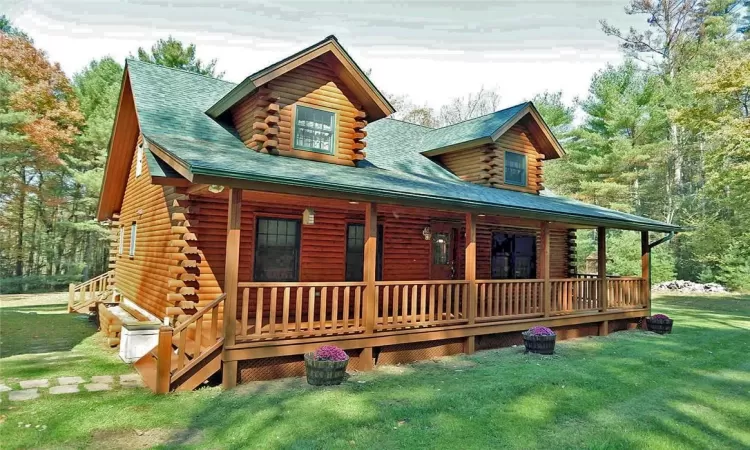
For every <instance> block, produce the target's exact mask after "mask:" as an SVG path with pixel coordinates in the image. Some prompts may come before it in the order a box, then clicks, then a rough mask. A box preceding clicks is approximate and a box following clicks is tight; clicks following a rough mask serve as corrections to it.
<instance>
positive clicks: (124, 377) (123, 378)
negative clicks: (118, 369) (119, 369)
mask: <svg viewBox="0 0 750 450" xmlns="http://www.w3.org/2000/svg"><path fill="white" fill-rule="evenodd" d="M128 381H141V376H140V375H139V374H137V373H129V374H127V375H120V382H125V383H127V382H128Z"/></svg>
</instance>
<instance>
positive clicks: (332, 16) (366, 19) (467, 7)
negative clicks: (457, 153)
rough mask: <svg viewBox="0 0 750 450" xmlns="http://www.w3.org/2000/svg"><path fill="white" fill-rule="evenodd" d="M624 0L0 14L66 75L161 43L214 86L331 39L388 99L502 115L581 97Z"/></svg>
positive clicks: (61, 3) (606, 59) (28, 6)
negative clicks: (459, 99)
mask: <svg viewBox="0 0 750 450" xmlns="http://www.w3.org/2000/svg"><path fill="white" fill-rule="evenodd" d="M625 3H626V0H588V1H583V0H579V1H575V2H573V1H554V0H546V1H532V0H521V1H518V0H515V1H510V0H508V1H506V0H501V1H461V0H451V1H416V2H410V1H400V2H390V1H384V0H374V1H373V0H371V1H346V2H342V1H319V0H318V1H295V2H287V1H283V0H273V1H266V2H263V1H255V0H214V1H199V0H192V1H190V0H172V1H167V0H136V1H123V0H119V1H118V0H77V1H73V0H20V1H17V0H0V6H1V7H0V14H2V13H4V14H6V15H8V16H9V17H10V18H11V20H12V21H13V23H14V24H15V25H16V26H18V27H20V28H21V29H23V30H24V31H26V32H27V33H29V34H30V35H31V36H32V37H33V39H34V41H35V43H36V44H37V45H38V46H39V47H40V48H42V49H43V50H45V51H46V52H47V53H48V55H49V56H50V59H51V60H52V61H57V62H59V63H60V64H61V66H62V68H63V69H64V70H65V72H66V73H68V74H69V75H72V74H73V73H75V72H77V71H79V70H81V68H83V66H84V65H86V63H88V61H90V60H91V59H93V58H99V57H102V56H105V55H110V56H112V57H114V58H115V59H116V60H118V61H120V62H123V61H124V59H125V58H126V57H127V56H128V55H129V54H135V51H136V49H137V48H138V47H139V46H144V47H150V46H151V45H152V44H153V43H154V41H155V40H156V39H158V38H165V37H167V36H168V35H169V34H172V35H173V36H175V37H176V38H178V39H180V40H182V41H185V42H191V43H195V44H196V45H197V46H198V56H199V57H200V58H202V59H206V60H208V59H213V58H216V59H218V69H219V70H220V71H224V72H226V75H225V79H228V80H230V81H235V82H239V81H241V80H242V79H243V78H244V77H245V76H247V75H249V74H250V73H252V72H254V71H255V70H257V69H260V68H262V67H264V66H266V65H268V64H270V63H273V62H275V61H277V60H279V59H281V58H283V57H285V56H288V55H290V54H292V53H294V52H296V51H297V50H300V49H301V48H304V47H306V46H308V45H310V44H312V43H314V42H316V41H318V40H320V39H322V38H324V37H326V36H328V35H329V34H335V35H336V36H337V37H338V39H339V41H340V42H341V43H342V44H343V45H344V47H345V48H346V49H347V50H348V51H349V53H350V54H351V55H352V57H353V58H354V59H355V60H356V61H357V62H358V64H359V65H360V66H361V67H362V68H363V69H365V70H367V69H371V70H372V75H371V77H372V80H373V82H374V83H375V84H376V85H377V86H378V87H379V88H380V89H381V90H384V91H386V92H388V93H390V94H409V95H410V96H411V97H412V98H413V99H414V100H415V102H417V103H420V104H421V103H427V104H429V105H430V106H433V107H439V106H440V105H442V104H444V103H446V102H447V101H448V100H449V99H450V98H451V97H455V96H459V95H464V94H467V93H469V92H474V91H477V90H479V88H480V87H482V86H484V87H487V88H495V87H496V88H498V89H499V91H500V94H501V102H502V104H503V105H504V106H509V105H511V104H515V103H518V102H520V101H523V100H526V99H528V98H530V97H531V96H533V95H534V94H535V93H538V92H541V91H544V90H551V91H553V90H560V89H562V90H563V92H564V93H565V98H566V99H567V100H570V99H572V98H573V97H575V96H581V95H585V94H586V92H587V89H588V84H589V80H590V78H591V75H592V74H593V73H594V72H596V71H597V70H599V69H601V68H603V67H604V66H605V65H606V64H607V63H618V62H620V61H621V60H622V57H621V55H620V53H619V52H618V49H617V42H616V41H615V40H614V39H613V38H608V37H606V36H604V34H603V33H602V32H601V30H600V28H599V23H598V22H599V20H600V19H602V18H607V19H608V20H609V21H610V22H612V23H614V24H616V25H619V26H623V27H628V26H630V25H635V26H641V24H642V23H643V18H634V17H628V16H626V15H625V13H624V11H623V8H624V6H625Z"/></svg>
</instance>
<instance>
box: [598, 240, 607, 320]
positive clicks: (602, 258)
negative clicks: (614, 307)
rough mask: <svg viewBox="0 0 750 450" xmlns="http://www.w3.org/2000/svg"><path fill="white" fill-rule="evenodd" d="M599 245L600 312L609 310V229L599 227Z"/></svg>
mask: <svg viewBox="0 0 750 450" xmlns="http://www.w3.org/2000/svg"><path fill="white" fill-rule="evenodd" d="M596 237H597V241H598V245H597V247H598V248H597V266H598V267H597V273H598V274H599V301H600V307H599V310H600V311H602V312H605V311H606V310H607V229H606V228H604V227H598V228H597V230H596Z"/></svg>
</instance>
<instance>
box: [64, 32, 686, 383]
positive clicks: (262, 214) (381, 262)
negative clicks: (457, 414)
mask: <svg viewBox="0 0 750 450" xmlns="http://www.w3.org/2000/svg"><path fill="white" fill-rule="evenodd" d="M393 112H394V109H393V107H392V106H391V105H390V104H389V102H388V100H387V99H386V98H385V97H384V96H383V94H382V93H381V92H380V91H379V90H378V89H377V88H376V87H375V86H374V85H373V84H372V82H371V81H370V80H369V79H368V77H367V76H366V75H365V74H364V73H363V71H362V70H361V69H360V68H359V67H358V66H357V64H356V63H355V62H354V61H353V60H352V59H351V57H350V56H349V55H348V54H347V52H346V51H345V50H344V48H343V47H342V46H341V45H340V44H339V42H338V41H337V40H336V38H335V37H333V36H331V37H328V38H326V39H324V40H322V41H321V42H318V43H316V44H314V45H312V46H310V47H308V48H306V49H304V50H302V51H300V52H299V53H296V54H294V55H292V56H290V57H288V58H286V59H284V60H282V61H279V62H277V63H275V64H273V65H271V66H269V67H266V68H264V69H262V70H260V71H258V72H256V73H254V74H252V75H250V76H248V77H247V78H246V79H245V80H244V81H242V82H241V83H239V84H234V83H230V82H227V81H223V80H218V79H213V78H210V77H206V76H202V75H199V74H195V73H190V72H186V71H181V70H175V69H171V68H165V67H161V66H157V65H152V64H148V63H144V62H139V61H135V60H129V61H127V64H126V69H125V75H124V78H123V82H122V90H121V95H120V100H119V105H118V109H117V116H116V123H115V127H114V131H113V137H112V141H111V145H110V150H109V156H108V160H107V165H106V171H105V176H104V184H103V189H102V194H101V199H100V203H99V207H98V219H99V220H102V221H108V222H109V223H110V224H111V227H112V266H111V270H112V271H111V272H110V274H107V275H106V277H107V278H109V279H110V281H111V283H112V285H111V288H112V289H113V292H114V294H115V296H116V297H117V298H119V299H126V300H128V301H130V302H132V303H133V304H135V305H137V306H138V307H139V308H140V310H141V311H143V313H144V314H146V315H149V316H150V317H155V318H157V319H158V320H159V321H160V322H163V324H164V325H163V326H161V328H160V329H159V340H158V345H157V346H156V347H155V348H154V349H153V350H152V351H151V352H150V353H148V354H146V355H145V356H144V357H142V358H141V359H140V360H139V361H138V362H137V363H136V367H137V368H138V370H139V372H140V373H141V374H142V375H143V377H144V380H145V381H146V383H147V384H148V386H150V387H151V388H152V389H153V390H154V391H155V392H168V391H170V390H175V389H180V390H184V389H193V388H194V387H196V386H198V385H199V384H200V383H202V382H204V381H205V380H206V379H207V378H208V377H209V376H211V375H213V374H215V373H218V372H221V373H222V380H223V385H224V386H225V387H227V388H229V387H232V386H234V385H236V384H237V383H242V382H247V381H252V380H263V379H270V378H278V377H284V376H293V375H301V374H303V372H304V366H303V362H302V361H303V358H302V355H303V354H304V353H305V352H308V351H311V350H313V349H315V348H316V347H317V346H319V345H322V344H335V345H338V346H340V347H342V348H344V349H345V350H346V351H347V352H348V353H349V355H350V357H351V362H350V368H351V369H356V370H368V369H371V368H372V367H373V366H375V365H379V364H394V363H400V362H407V361H413V360H418V359H424V358H430V357H435V356H441V355H450V354H455V353H460V352H465V353H472V352H474V351H475V350H481V349H487V348H493V347H499V346H503V345H509V344H512V343H516V342H518V341H519V337H520V333H519V332H520V331H522V330H525V329H527V328H529V327H531V326H534V325H545V326H549V327H552V328H553V329H555V330H557V332H558V335H559V336H560V338H566V337H575V336H584V335H590V334H606V333H607V332H608V330H613V329H614V330H619V329H624V328H626V327H628V326H629V325H633V324H634V323H636V322H637V321H639V320H640V319H641V318H642V317H644V316H647V315H648V314H649V313H650V283H649V252H650V249H651V247H652V246H653V243H651V242H650V241H649V232H661V233H674V232H675V231H677V230H678V229H677V227H675V226H673V225H670V224H667V223H662V222H659V221H655V220H651V219H647V218H644V217H638V216H635V215H631V214H626V213H622V212H618V211H613V210H608V209H605V208H601V207H598V206H594V205H588V204H585V203H581V202H578V201H574V200H571V199H566V198H562V197H559V196H554V195H550V194H546V193H545V192H544V187H543V167H544V161H548V160H552V159H556V158H560V157H562V156H563V155H564V150H563V148H562V147H561V145H560V143H559V142H558V141H557V140H556V139H555V137H554V136H553V134H552V133H551V131H550V130H549V128H548V127H547V125H546V124H545V123H544V120H542V118H541V117H540V115H539V112H538V111H537V110H536V108H535V107H534V105H533V104H532V103H528V102H527V103H522V104H520V105H516V106H512V107H510V108H507V109H503V110H501V111H497V112H494V113H492V114H488V115H485V116H482V117H478V118H475V119H471V120H467V121H464V122H461V123H458V124H455V125H450V126H446V127H443V128H437V129H431V128H427V127H423V126H419V125H413V124H410V123H405V122H401V121H398V120H394V119H391V118H389V117H388V116H390V115H391V114H393ZM587 228H596V229H598V231H599V250H598V274H595V275H591V274H587V275H582V274H577V273H576V269H575V265H574V257H575V246H576V244H575V239H576V230H579V229H587ZM607 228H617V229H627V230H637V231H640V232H641V249H642V274H641V276H639V277H608V276H606V232H605V231H606V229H607ZM99 280H100V281H98V282H99V283H100V285H101V277H100V278H99ZM82 289H86V287H85V286H84V287H83V288H82ZM92 289H93V288H92ZM79 290H80V289H79Z"/></svg>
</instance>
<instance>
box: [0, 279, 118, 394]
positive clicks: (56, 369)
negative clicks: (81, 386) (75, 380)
mask: <svg viewBox="0 0 750 450" xmlns="http://www.w3.org/2000/svg"><path fill="white" fill-rule="evenodd" d="M67 299H68V293H67V292H66V293H52V294H19V295H2V296H0V383H5V384H10V385H13V384H14V383H15V382H16V381H17V380H28V379H33V378H53V377H60V376H81V377H85V378H87V377H91V376H93V375H119V374H123V373H131V372H133V369H132V368H131V367H130V366H128V365H126V364H123V362H122V361H120V359H119V358H118V357H117V352H116V351H114V350H110V349H109V347H108V346H107V343H106V338H104V337H103V336H102V335H101V334H100V333H97V332H96V325H95V324H94V323H93V322H92V321H90V320H89V319H88V317H87V316H86V315H84V314H68V312H67V301H68V300H67Z"/></svg>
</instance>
